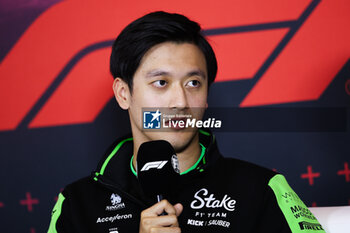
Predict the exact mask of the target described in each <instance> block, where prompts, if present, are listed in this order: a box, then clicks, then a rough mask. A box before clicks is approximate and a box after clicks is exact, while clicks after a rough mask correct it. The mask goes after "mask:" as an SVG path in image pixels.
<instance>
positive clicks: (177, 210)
mask: <svg viewBox="0 0 350 233" xmlns="http://www.w3.org/2000/svg"><path fill="white" fill-rule="evenodd" d="M174 208H175V213H176V216H177V217H179V216H180V214H181V213H182V210H183V209H184V207H183V205H182V204H181V203H177V204H176V205H174Z"/></svg>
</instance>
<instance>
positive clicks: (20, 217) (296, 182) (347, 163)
mask: <svg viewBox="0 0 350 233" xmlns="http://www.w3.org/2000/svg"><path fill="white" fill-rule="evenodd" d="M155 10H163V11H169V12H177V13H181V14H184V15H186V16H188V17H189V18H190V19H192V20H195V21H197V22H199V23H200V24H201V26H202V28H203V33H204V34H205V35H206V36H207V38H208V40H209V41H210V43H211V44H212V46H213V48H214V50H215V52H216V55H217V59H218V63H219V72H218V76H217V79H216V82H215V83H214V84H213V85H212V87H211V90H210V93H209V100H208V103H209V106H211V107H224V108H235V109H237V108H238V109H246V108H251V107H258V108H266V107H269V108H270V107H272V108H288V109H294V108H303V109H326V110H327V114H330V115H332V114H333V113H334V112H336V113H337V114H336V115H334V114H333V117H331V118H329V119H331V120H329V119H328V121H327V122H326V123H325V125H327V126H328V125H329V126H330V127H320V128H316V129H313V130H307V127H305V128H303V127H301V128H298V129H297V130H290V129H287V128H283V127H282V128H279V129H278V130H276V129H272V128H271V130H270V128H269V127H265V128H264V129H263V130H261V129H260V130H258V129H257V130H254V127H253V128H249V127H248V128H249V130H248V129H247V130H245V129H244V128H243V129H240V130H234V129H230V130H223V131H218V132H214V133H215V135H216V138H217V141H218V144H219V148H220V150H221V152H222V154H223V155H224V156H226V157H234V158H239V159H243V160H246V161H250V162H253V163H256V164H259V165H261V166H265V167H268V168H270V169H275V170H277V171H278V172H281V173H282V174H284V175H285V176H286V178H287V180H288V181H289V184H290V185H291V186H292V188H293V189H294V190H295V191H296V192H297V193H298V195H299V196H300V197H301V199H302V200H303V201H304V202H305V204H306V205H307V206H340V205H350V150H349V149H350V130H349V128H350V126H349V122H350V121H349V120H350V111H349V107H350V60H349V58H350V43H349V41H350V31H349V30H348V29H349V26H350V25H349V22H350V14H349V12H350V2H349V1H346V0H295V1H286V0H283V1H281V0H266V1H259V0H233V1H232V0H222V1H209V0H201V1H192V0H186V1H185V0H178V1H176V2H175V1H172V2H168V1H160V0H149V1H136V0H129V1H119V0H102V1H101V0H99V1H97V0H85V1H78V0H67V1H60V0H0V35H1V36H0V107H1V110H0V111H1V112H0V155H1V157H0V176H1V179H0V187H1V188H0V232H4V233H5V232H22V233H23V232H28V233H41V232H46V231H47V229H48V225H49V221H50V216H51V209H52V208H53V206H54V204H55V201H56V200H57V195H58V193H59V192H60V191H61V190H62V189H63V188H64V186H65V185H67V184H69V183H71V182H73V181H75V180H77V179H79V178H81V177H84V176H88V175H89V174H90V173H91V172H92V171H94V169H95V167H96V165H97V162H98V161H99V159H100V157H101V156H102V155H103V154H104V152H105V150H106V149H107V147H108V146H109V145H110V144H111V143H112V142H113V141H114V140H115V139H116V138H117V137H119V136H122V135H125V134H126V133H128V132H130V128H129V123H128V121H129V120H128V115H127V112H125V111H122V110H121V109H120V108H119V106H117V104H116V101H115V100H114V99H113V92H112V83H113V79H112V77H111V75H110V74H109V55H110V48H111V45H112V43H113V41H114V39H115V38H116V36H117V35H118V34H119V32H120V31H121V30H122V29H123V28H124V27H125V26H126V25H127V24H128V23H130V22H131V21H133V20H134V19H136V18H138V17H140V16H142V15H144V14H146V13H149V12H151V11H155ZM339 110H340V111H339ZM339 112H340V113H339ZM314 113H315V112H314ZM315 115H316V118H315V121H317V114H313V117H315ZM282 116H283V117H281V118H276V117H275V118H276V119H274V121H276V123H283V124H285V125H288V124H289V123H290V122H291V123H292V122H294V121H295V120H297V122H299V123H300V122H301V123H302V122H303V119H302V118H300V119H295V117H293V115H291V116H288V115H282ZM334 116H335V117H334ZM256 117H259V115H258V116H256ZM320 117H322V116H321V115H320ZM230 120H232V122H242V124H244V125H246V126H249V125H252V124H254V122H255V121H256V119H254V118H249V117H248V118H245V117H242V115H238V116H237V117H234V116H233V117H231V116H230ZM334 122H336V123H339V122H340V125H341V127H340V128H339V127H333V123H334Z"/></svg>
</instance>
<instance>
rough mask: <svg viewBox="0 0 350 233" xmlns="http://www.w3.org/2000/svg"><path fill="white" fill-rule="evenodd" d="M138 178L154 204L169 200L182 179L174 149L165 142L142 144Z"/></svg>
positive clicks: (139, 153)
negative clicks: (180, 178)
mask: <svg viewBox="0 0 350 233" xmlns="http://www.w3.org/2000/svg"><path fill="white" fill-rule="evenodd" d="M136 170H137V178H138V180H139V182H140V185H141V187H142V190H143V192H144V194H145V196H147V197H148V198H149V199H151V200H152V202H153V204H154V203H156V202H159V201H161V200H162V199H163V198H166V199H169V198H170V197H172V194H173V193H174V192H175V191H176V189H177V185H178V180H179V177H180V169H179V162H178V159H177V156H176V153H175V150H174V148H173V147H172V146H171V144H170V143H169V142H167V141H164V140H157V141H149V142H144V143H142V144H141V146H140V148H139V150H138V153H137V169H136Z"/></svg>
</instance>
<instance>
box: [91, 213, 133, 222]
mask: <svg viewBox="0 0 350 233" xmlns="http://www.w3.org/2000/svg"><path fill="white" fill-rule="evenodd" d="M130 218H132V214H124V215H120V214H117V215H114V216H110V217H98V218H97V220H96V223H104V222H114V221H115V220H123V219H130Z"/></svg>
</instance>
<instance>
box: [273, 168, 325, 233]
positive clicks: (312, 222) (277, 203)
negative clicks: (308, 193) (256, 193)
mask: <svg viewBox="0 0 350 233" xmlns="http://www.w3.org/2000/svg"><path fill="white" fill-rule="evenodd" d="M268 186H269V188H270V191H269V193H270V195H269V196H270V197H269V198H268V199H269V201H268V203H267V205H268V206H267V211H268V212H270V213H269V214H270V216H275V219H276V222H271V223H270V224H271V225H270V227H272V228H274V225H276V226H278V228H280V232H292V233H324V232H325V231H324V229H323V228H322V226H321V224H320V223H319V222H318V220H317V219H316V218H315V216H314V215H313V214H312V213H311V212H310V210H309V209H308V208H307V207H306V206H305V204H304V203H303V201H302V200H301V199H300V198H299V196H298V195H297V194H296V193H295V192H294V191H293V189H292V188H291V187H290V186H289V184H288V183H287V180H286V179H285V178H284V176H283V175H281V174H277V175H275V176H274V177H272V178H271V179H270V181H269V183H268ZM266 217H267V218H268V217H269V216H266ZM279 220H280V221H281V222H278V221H279ZM282 229H283V230H282Z"/></svg>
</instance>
